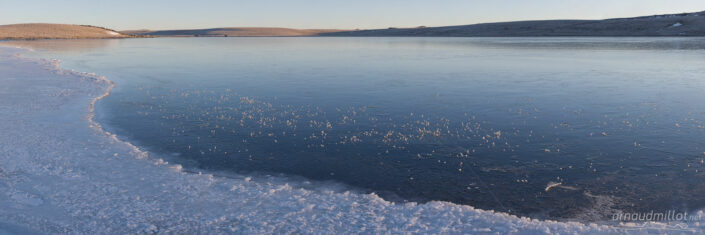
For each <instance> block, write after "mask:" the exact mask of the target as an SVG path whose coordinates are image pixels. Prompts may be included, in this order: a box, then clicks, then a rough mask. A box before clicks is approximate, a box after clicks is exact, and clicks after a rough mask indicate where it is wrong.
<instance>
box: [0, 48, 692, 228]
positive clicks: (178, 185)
mask: <svg viewBox="0 0 705 235" xmlns="http://www.w3.org/2000/svg"><path fill="white" fill-rule="evenodd" d="M3 50H5V47H2V46H0V66H3V64H5V66H7V63H9V67H15V66H13V65H17V64H18V63H21V62H23V61H24V62H26V63H30V64H31V63H35V64H36V65H37V66H35V67H34V68H44V69H49V70H51V71H50V73H51V74H55V75H56V76H54V77H52V78H50V80H46V79H45V80H44V81H45V82H47V81H51V80H56V79H61V80H63V81H60V82H67V83H71V84H69V85H72V86H76V87H70V86H69V87H63V86H65V85H64V84H62V83H56V84H55V85H56V86H59V88H60V89H59V90H58V92H59V95H62V94H64V93H65V95H62V96H60V97H61V98H62V99H63V98H66V99H65V100H64V101H66V100H68V101H67V102H64V103H61V102H57V103H56V104H55V105H56V107H54V106H53V105H47V102H48V103H49V104H53V103H52V102H55V101H54V100H48V101H47V100H36V101H37V102H36V103H34V102H31V103H32V104H33V105H30V106H31V107H34V108H36V110H24V109H22V108H18V107H16V106H19V105H21V104H18V103H17V102H16V103H12V101H13V99H9V98H12V97H9V98H8V97H4V100H10V102H11V103H9V104H2V106H0V111H3V112H4V110H5V108H6V107H5V106H7V108H8V109H7V110H9V111H13V110H19V111H20V112H19V115H17V116H18V117H19V118H22V117H24V119H25V120H23V121H22V123H21V124H27V125H26V126H25V125H13V124H16V123H14V122H19V121H18V120H20V119H18V120H7V121H5V122H4V123H5V124H0V130H10V133H17V134H20V135H24V134H23V133H24V132H28V131H35V132H38V133H32V134H35V135H36V136H45V137H46V136H47V135H48V136H50V137H51V136H52V135H55V134H56V133H52V131H51V130H50V131H47V130H37V129H33V130H26V129H25V128H24V127H29V126H35V125H36V126H45V125H47V124H48V123H45V122H46V120H42V119H36V117H35V116H36V115H38V114H40V113H44V114H45V115H50V116H59V117H68V118H76V117H77V116H78V117H80V119H81V120H84V119H83V118H85V119H87V121H88V123H87V124H88V126H89V128H85V124H86V123H83V124H81V123H82V121H80V122H76V121H75V120H65V121H66V122H65V123H61V122H60V123H59V125H58V126H54V128H56V129H58V132H60V133H63V135H66V134H71V133H72V132H73V131H74V130H75V131H76V132H79V133H80V134H77V135H74V136H71V138H69V140H67V141H66V142H49V144H48V146H44V145H47V144H46V143H43V142H35V143H32V140H31V139H29V140H20V141H16V140H15V141H11V139H10V138H11V137H9V136H8V137H5V138H7V139H6V140H7V141H6V140H4V139H2V138H3V137H0V140H3V141H6V142H7V143H15V144H25V146H9V145H8V146H4V147H2V148H0V160H3V158H7V159H4V160H5V161H0V162H6V161H7V160H10V159H15V158H17V156H15V154H16V153H22V152H27V154H24V156H25V157H29V158H34V157H39V159H38V160H48V161H49V162H50V164H49V165H45V166H48V167H49V168H52V164H54V163H57V161H58V163H60V164H59V165H58V166H59V167H67V168H68V172H65V171H59V172H57V173H54V172H52V171H46V170H45V169H43V168H42V167H39V168H37V167H36V166H35V165H37V164H40V166H41V161H38V162H36V163H35V162H30V163H26V162H20V164H19V165H17V163H15V165H17V166H15V167H8V166H6V165H5V164H6V163H0V189H5V186H4V185H5V184H3V183H8V182H9V184H8V185H10V186H9V190H7V191H8V192H12V193H11V194H12V195H10V196H7V197H8V198H9V201H16V202H17V203H19V204H22V205H21V206H20V207H19V209H16V210H18V212H20V214H22V216H20V217H24V218H20V219H17V218H15V219H9V220H8V216H9V217H12V216H11V215H7V214H5V213H10V214H11V213H12V211H9V212H8V210H0V211H4V212H0V218H4V219H5V220H6V221H14V222H15V223H17V225H18V226H28V227H34V226H33V224H37V223H42V222H46V221H49V222H55V221H52V217H53V218H54V219H58V220H63V219H59V218H62V215H63V213H61V212H55V211H54V212H55V214H57V215H60V216H56V215H51V214H53V213H48V214H49V215H41V214H39V215H37V214H32V213H30V212H32V211H34V212H35V213H36V212H37V210H36V207H57V208H58V209H65V211H68V213H66V215H63V216H65V217H66V218H69V220H68V221H65V222H64V223H63V224H62V223H59V224H58V225H56V226H49V227H44V228H40V229H39V230H41V232H60V231H66V232H69V231H73V232H89V231H90V232H96V231H102V232H108V233H113V232H140V231H141V232H159V233H164V232H167V233H168V232H187V231H213V232H218V231H220V232H224V231H228V230H227V229H225V227H228V229H229V232H287V231H288V232H292V231H294V232H297V231H298V232H306V231H308V232H312V231H329V232H333V231H350V232H352V231H358V232H365V231H368V232H369V231H375V232H384V231H386V232H444V231H445V232H449V231H450V232H453V231H455V232H473V231H474V232H491V231H495V232H496V231H497V230H489V231H488V230H487V229H490V228H492V227H499V228H500V229H506V230H500V231H505V232H514V233H522V232H527V231H528V232H530V231H534V232H538V233H541V232H561V231H564V232H601V233H616V232H619V231H623V230H622V229H624V228H615V227H609V226H607V225H599V224H595V223H590V224H583V223H580V222H556V221H550V220H546V221H539V220H536V219H531V218H523V217H522V218H520V217H516V216H513V215H509V214H506V213H496V212H493V211H485V210H479V209H475V208H473V207H471V206H466V205H457V204H453V203H448V202H436V201H434V202H429V203H421V204H417V203H399V204H396V203H393V202H388V201H385V200H383V199H381V198H379V197H378V196H376V195H374V194H356V193H354V192H349V191H346V192H337V190H335V189H331V187H329V186H327V185H323V184H321V185H318V184H316V185H314V186H313V188H315V189H306V188H303V187H298V186H297V184H300V183H301V182H292V181H291V180H289V179H287V178H279V177H271V178H264V179H252V177H246V176H239V178H238V177H233V178H223V177H214V176H213V175H212V174H203V175H201V174H193V173H185V172H184V171H183V170H182V169H181V167H180V166H179V165H171V164H168V163H166V162H164V160H162V159H151V158H149V157H147V154H148V153H147V152H143V151H141V150H140V149H139V148H138V147H136V146H134V145H132V144H131V143H129V142H126V141H121V140H120V139H119V138H118V137H117V136H115V135H114V134H112V133H109V132H106V131H104V130H103V128H102V126H101V125H100V123H97V122H96V121H95V120H94V116H95V113H94V112H95V104H96V103H97V102H98V101H100V100H101V99H103V98H105V97H107V96H109V95H110V93H111V91H112V88H113V87H115V83H113V82H112V81H110V80H108V79H107V78H105V77H101V76H98V75H95V74H88V73H82V72H76V71H72V70H65V69H61V68H60V64H59V63H58V61H55V60H32V59H26V58H23V57H21V56H17V57H16V58H11V59H9V60H7V59H6V58H2V57H3V54H4V51H3ZM20 53H21V52H17V53H12V54H15V55H17V54H20ZM8 61H9V62H8ZM27 61H28V62H27ZM13 63H14V64H13ZM52 66H53V67H52ZM16 70H17V71H12V72H14V74H15V76H23V72H24V74H25V75H26V74H27V73H28V72H27V71H26V70H22V69H16ZM0 71H1V70H0ZM6 72H7V71H3V72H0V75H5V74H3V73H6ZM45 75H46V74H45ZM0 79H2V80H6V79H7V78H3V77H0ZM40 81H41V80H40ZM3 82H6V81H3ZM18 84H19V85H18ZM35 85H37V84H27V82H24V83H22V81H16V80H15V81H11V82H10V87H13V88H14V87H17V86H19V87H25V88H31V87H33V86H35ZM106 85H107V87H106ZM42 86H46V85H44V84H43V85H42ZM47 89H50V90H51V86H49V88H47ZM101 91H102V93H101ZM25 92H27V91H25ZM39 95H40V96H41V95H46V94H41V93H40V94H39ZM86 95H88V97H86ZM91 95H93V96H91ZM3 96H5V93H2V90H0V97H3ZM39 98H42V97H39ZM44 98H51V96H47V97H44ZM86 103H87V106H88V109H87V110H86V106H79V105H86ZM67 104H68V106H69V107H65V106H67ZM13 108H14V109H13ZM46 109H49V110H48V111H53V112H48V113H45V112H46V111H47V110H46ZM53 109H56V110H53ZM66 109H68V111H70V112H60V111H67V110H66ZM77 110H78V111H80V110H84V111H81V112H80V113H71V112H74V111H77ZM57 114H59V115H57ZM40 116H41V115H40ZM33 118H34V119H33ZM62 120H63V119H62ZM52 123H53V122H52ZM61 124H64V125H61ZM81 125H82V126H83V128H84V129H80V128H81ZM13 128H14V129H13ZM77 128H78V129H77ZM90 131H94V133H93V134H91V132H90ZM58 136H62V135H58ZM19 137H23V136H19ZM106 137H107V138H106ZM88 138H91V139H88ZM92 138H95V139H92ZM71 141H74V142H71ZM82 142H83V143H82ZM86 142H87V143H88V144H86ZM31 144H38V145H39V146H30V145H31ZM92 144H96V145H92ZM52 145H53V146H52ZM56 145H58V147H59V148H51V147H57V146H56ZM66 146H68V147H74V146H83V147H84V149H83V150H80V149H79V150H78V151H76V150H77V149H71V148H66ZM13 147H15V148H20V149H22V148H30V147H38V148H39V149H46V150H49V149H54V151H55V152H56V151H57V150H56V149H58V152H59V153H60V154H58V155H72V154H74V155H84V157H80V158H79V157H75V156H74V157H66V156H63V157H61V159H58V160H57V159H53V158H51V157H48V158H46V157H41V156H36V155H42V154H46V153H44V152H42V151H39V152H36V153H35V154H32V151H31V150H24V151H17V150H16V149H14V148H13ZM61 150H64V151H66V152H67V154H61ZM86 153H87V154H86ZM85 155H88V156H85ZM86 157H88V158H86ZM82 160H88V162H83V161H82ZM145 160H147V161H145ZM110 161H112V162H110ZM25 163H26V164H25ZM106 163H112V164H114V165H112V164H106ZM145 163H152V164H145ZM18 166H19V167H18ZM54 167H56V166H54ZM92 167H98V168H102V169H109V170H113V172H106V173H108V174H103V173H101V172H100V171H98V172H96V171H91V170H93V169H89V168H92ZM114 167H118V169H117V171H114V170H115V168H114ZM23 168H30V169H29V170H27V169H23ZM8 169H10V170H8ZM13 169H14V171H12V170H13ZM18 169H19V170H18ZM123 170H126V171H128V172H127V173H125V172H122V171H123ZM27 171H29V172H27ZM155 171H158V172H155ZM75 172H80V173H79V176H78V178H79V179H80V178H88V179H90V180H87V181H78V182H74V181H72V180H71V178H72V177H68V179H66V180H61V179H59V180H54V182H56V183H58V186H55V185H52V186H54V188H53V189H52V188H51V186H44V188H43V187H42V186H41V185H43V184H45V182H44V181H41V180H40V181H36V179H38V178H39V179H41V178H45V176H47V175H49V176H52V174H57V175H58V176H60V177H61V176H64V177H65V176H71V175H73V174H72V173H75ZM131 173H134V174H132V175H124V174H131ZM14 174H19V175H20V176H21V177H22V176H27V177H25V178H27V179H25V180H26V181H12V180H13V179H12V178H7V177H6V176H7V175H14ZM111 174H123V175H118V176H119V177H118V176H113V175H111ZM153 174H156V176H157V177H155V178H152V177H149V178H148V179H145V178H146V177H147V176H155V175H153ZM126 178H127V179H126ZM96 179H97V181H96ZM105 180H107V181H105ZM113 180H118V181H117V182H114V181H113ZM145 180H146V181H148V182H145ZM6 181H8V182H6ZM141 182H142V183H141ZM13 183H14V184H13ZM194 183H195V184H194ZM133 184H134V185H133ZM304 184H306V183H304ZM18 185H19V186H21V187H18V188H15V187H16V186H18ZM62 185H63V186H68V187H67V188H68V189H63V190H62V189H61V188H59V187H60V186H62ZM106 185H107V188H106V187H105V186H106ZM291 185H294V186H291ZM25 186H26V187H25ZM84 186H91V187H88V190H97V191H101V190H102V191H103V192H102V193H101V192H92V191H86V193H87V194H89V195H88V197H86V196H83V195H74V194H75V193H78V192H75V190H76V189H81V190H84V189H82V188H83V187H84ZM309 186H310V185H309ZM46 187H49V188H48V189H47V188H46ZM125 187H126V188H130V189H131V190H122V188H125ZM152 187H158V188H160V189H161V191H159V190H157V191H152V190H151V189H152ZM307 188H308V187H307ZM72 189H73V190H72ZM272 190H274V191H272ZM18 191H19V192H18ZM55 191H59V192H60V193H57V194H58V195H62V196H63V197H64V198H65V199H66V201H64V202H68V203H62V202H61V200H59V201H58V202H55V201H54V199H53V198H49V196H47V195H52V194H55V193H56V192H55ZM9 194H10V193H9ZM115 194H126V196H127V198H124V197H113V196H114V195H115ZM135 194H136V195H135ZM173 194H179V195H177V196H173ZM194 195H196V196H195V197H196V198H194ZM203 195H207V196H206V197H202V196H203ZM4 196H5V195H2V194H0V204H5V203H1V202H2V201H5V200H6V199H5V197H4ZM163 196H167V198H173V197H179V196H182V197H183V198H182V200H185V201H180V202H179V203H174V202H172V201H164V200H165V199H167V198H163ZM243 196H244V197H243ZM60 197H61V196H60ZM311 198H313V199H314V200H313V201H312V202H309V199H311ZM37 199H38V200H37ZM77 199H83V200H77ZM135 199H136V200H135ZM243 199H244V200H245V201H246V203H244V204H243V203H241V202H242V200H243ZM302 200H303V201H302ZM9 201H8V202H9ZM145 201H146V202H145ZM76 203H79V204H81V203H82V204H81V205H78V206H76V205H72V204H76ZM144 203H146V204H144ZM201 203H205V204H207V205H212V206H211V207H210V208H209V210H206V211H202V210H203V208H202V207H201V206H202V205H201ZM248 203H250V204H248ZM252 203H254V204H255V205H254V207H253V205H252ZM177 204H178V205H177ZM262 204H265V205H266V206H264V207H265V208H261V207H260V206H262ZM320 204H323V206H321V205H320ZM101 205H103V206H108V207H106V208H111V207H113V208H114V207H117V209H118V211H119V212H117V214H118V215H106V214H103V216H102V217H101V216H97V217H95V216H84V215H83V214H96V213H97V215H100V214H101V213H100V211H101V210H102V209H103V208H102V207H100V206H101ZM150 205H152V206H150ZM153 205H158V206H153ZM326 206H328V207H329V208H335V209H327V208H326ZM331 206H332V207H331ZM5 207H9V208H14V207H13V205H9V206H8V205H0V209H5ZM71 209H79V211H81V212H75V211H74V212H70V211H72V210H71ZM163 209H166V210H167V211H170V212H168V213H163V211H162V210H163ZM243 209H244V210H243ZM260 210H263V211H260ZM268 210H276V211H282V213H274V214H271V212H270V211H268ZM39 211H40V212H41V211H44V210H43V209H40V210H39ZM59 211H61V210H59ZM194 211H195V212H194ZM23 212H25V213H23ZM248 212H249V213H248ZM284 212H286V213H284ZM337 212H340V213H343V212H345V213H343V215H340V213H337ZM378 212H381V214H376V213H378ZM76 213H78V214H76ZM135 213H140V215H139V216H138V218H137V219H132V222H129V221H130V220H131V219H130V218H128V217H129V216H128V215H135ZM243 213H244V214H243ZM429 213H430V216H429V215H427V214H429ZM700 213H702V211H701V212H700ZM74 214H76V215H74ZM199 214H208V215H209V216H205V217H199ZM253 214H254V216H253ZM318 214H322V215H323V217H330V218H329V219H325V218H318V216H317V215H318ZM154 215H158V216H156V218H155V217H154ZM243 215H244V216H246V217H247V216H249V218H250V219H249V220H248V218H245V219H237V218H241V216H243ZM287 215H293V217H292V216H287ZM239 216H240V217H239ZM433 216H435V217H433ZM77 217H78V218H77ZM194 217H195V220H194ZM253 217H254V218H253ZM331 218H335V219H331ZM380 218H381V220H379V219H380ZM301 219H303V220H304V221H305V222H304V223H299V224H287V222H289V221H291V220H301ZM21 220H25V221H29V222H22V221H21ZM113 220H127V221H128V222H125V223H122V222H117V223H113V222H111V221H113ZM184 220H186V221H184ZM263 220H264V221H263ZM322 220H323V221H322ZM336 220H338V221H337V223H336ZM453 220H457V221H463V223H460V224H458V223H455V222H453ZM37 221H40V222H37ZM174 221H175V222H174ZM268 221H270V222H273V223H274V224H277V221H278V222H279V223H278V224H279V225H280V226H283V227H278V226H274V225H271V224H269V223H268ZM182 222H187V223H186V224H189V225H187V226H188V227H183V226H182V225H181V223H182ZM243 222H244V223H243ZM306 222H312V223H313V224H306ZM262 223H264V224H262ZM351 223H352V224H353V225H351ZM356 223H361V224H362V225H364V224H368V225H369V226H370V227H369V228H367V227H362V228H360V227H355V226H354V224H356ZM243 224H245V225H246V226H242V225H243ZM64 225H65V226H64ZM247 225H249V226H247ZM658 225H659V226H661V227H662V228H668V227H664V226H668V225H665V224H658ZM232 226H240V227H238V228H237V229H233V228H232ZM297 226H298V227H297ZM409 226H411V227H409ZM701 226H703V225H698V226H697V227H700V229H702V227H701ZM39 227H41V226H39ZM214 227H218V228H221V227H222V229H223V230H220V229H216V230H214V229H213V228H214ZM1 228H2V226H1V225H0V231H2V229H1ZM53 228H56V230H55V229H53ZM258 229H260V230H258ZM261 229H265V230H261ZM291 229H293V230H291ZM477 229H480V230H477ZM637 229H638V228H637ZM647 230H648V229H647ZM641 231H642V232H643V230H641ZM693 231H697V230H693Z"/></svg>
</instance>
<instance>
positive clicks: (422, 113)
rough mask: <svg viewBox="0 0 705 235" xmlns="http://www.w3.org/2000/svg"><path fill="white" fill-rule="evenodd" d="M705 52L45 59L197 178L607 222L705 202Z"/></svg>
mask: <svg viewBox="0 0 705 235" xmlns="http://www.w3.org/2000/svg"><path fill="white" fill-rule="evenodd" d="M47 43H48V44H52V43H53V42H51V41H48V42H47ZM77 43H78V44H80V42H77ZM702 45H705V44H703V39H699V38H685V39H683V38H657V39H653V38H548V39H543V38H487V39H467V38H178V39H169V38H160V39H134V40H120V41H119V43H116V44H111V46H110V47H102V48H95V49H91V50H85V51H79V52H71V53H68V52H66V51H61V50H58V51H57V50H53V52H52V51H47V52H45V53H46V54H49V55H51V56H54V57H59V58H61V59H63V60H64V63H65V66H66V67H69V68H73V69H77V70H81V71H87V72H97V73H99V74H102V75H106V76H107V77H108V78H110V79H112V80H114V81H116V82H117V84H118V87H117V89H116V90H115V91H114V93H113V95H112V96H110V97H109V98H107V99H105V100H104V101H103V102H102V103H101V104H99V107H98V109H99V110H98V112H99V119H100V120H101V121H102V122H103V123H105V124H106V125H107V126H108V127H110V129H112V130H111V131H113V132H115V133H118V134H120V135H122V136H125V137H127V138H129V139H130V140H132V141H134V142H136V143H137V144H139V145H142V146H146V147H147V148H148V149H150V150H152V151H155V152H160V153H164V154H169V155H172V156H173V159H171V161H176V162H179V163H182V164H184V165H185V166H186V167H187V168H192V169H198V170H204V169H205V170H218V171H233V172H238V173H244V174H251V173H275V174H279V173H283V174H289V175H297V176H304V177H307V178H310V179H315V180H335V181H339V182H343V183H346V184H349V185H351V186H354V187H357V188H360V189H361V190H366V191H370V192H376V193H378V194H380V195H382V196H384V197H385V198H387V199H389V200H411V201H428V200H444V201H452V202H456V203H461V204H467V205H472V206H475V207H477V208H483V209H494V210H498V211H507V212H511V213H514V214H519V215H531V216H535V217H548V218H556V219H561V218H579V219H588V220H591V219H603V218H605V217H606V216H609V215H611V213H613V212H615V211H618V210H622V211H648V210H663V209H672V208H678V209H698V208H701V207H702V206H703V205H705V198H703V197H702V196H701V195H703V193H705V187H704V186H705V183H704V182H705V181H703V178H705V172H703V171H705V162H704V161H705V160H704V158H705V147H704V146H705V145H704V144H705V138H703V137H704V134H705V104H703V102H702V100H705V93H703V92H702V90H703V89H704V88H705V80H703V78H702V74H704V73H705V58H704V57H703V56H702V52H703V51H702V50H701V49H703V48H702ZM57 46H58V47H60V45H58V44H57ZM50 47H51V46H48V48H50Z"/></svg>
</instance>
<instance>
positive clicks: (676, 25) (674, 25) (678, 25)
mask: <svg viewBox="0 0 705 235" xmlns="http://www.w3.org/2000/svg"><path fill="white" fill-rule="evenodd" d="M681 26H683V24H681V22H678V23H675V24H673V25H671V27H673V28H675V27H681Z"/></svg>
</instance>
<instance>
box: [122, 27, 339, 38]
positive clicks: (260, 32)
mask: <svg viewBox="0 0 705 235" xmlns="http://www.w3.org/2000/svg"><path fill="white" fill-rule="evenodd" d="M332 32H341V30H334V29H288V28H212V29H185V30H158V31H149V30H127V31H122V33H125V34H131V35H139V36H155V37H226V36H227V37H267V36H270V37H271V36H274V37H276V36H280V37H295V36H315V35H318V34H322V33H332Z"/></svg>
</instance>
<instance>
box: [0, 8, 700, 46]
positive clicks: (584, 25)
mask: <svg viewBox="0 0 705 235" xmlns="http://www.w3.org/2000/svg"><path fill="white" fill-rule="evenodd" d="M687 36H705V11H703V12H696V13H681V14H668V15H654V16H643V17H633V18H619V19H605V20H543V21H517V22H501V23H483V24H472V25H459V26H441V27H426V26H418V27H411V28H397V27H389V28H387V29H367V30H345V29H290V28H276V27H232V28H209V29H178V30H125V31H116V30H112V29H107V28H103V27H98V26H91V25H67V24H36V23H35V24H13V25H0V40H34V39H114V38H144V37H687Z"/></svg>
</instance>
